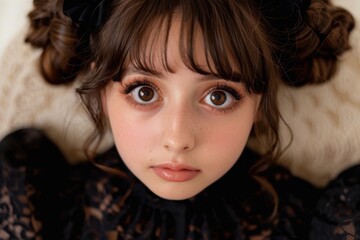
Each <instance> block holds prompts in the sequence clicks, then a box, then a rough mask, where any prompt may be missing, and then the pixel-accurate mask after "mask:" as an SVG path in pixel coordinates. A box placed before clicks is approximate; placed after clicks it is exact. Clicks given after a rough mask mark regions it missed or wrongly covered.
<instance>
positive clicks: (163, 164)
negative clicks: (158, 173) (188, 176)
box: [153, 163, 199, 171]
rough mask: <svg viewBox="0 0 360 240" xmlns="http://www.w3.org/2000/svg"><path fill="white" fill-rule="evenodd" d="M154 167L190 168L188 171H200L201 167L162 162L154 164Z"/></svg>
mask: <svg viewBox="0 0 360 240" xmlns="http://www.w3.org/2000/svg"><path fill="white" fill-rule="evenodd" d="M153 168H168V169H171V170H174V171H181V170H188V171H199V169H196V168H193V167H191V166H188V165H185V164H179V163H162V164H158V165H155V166H153Z"/></svg>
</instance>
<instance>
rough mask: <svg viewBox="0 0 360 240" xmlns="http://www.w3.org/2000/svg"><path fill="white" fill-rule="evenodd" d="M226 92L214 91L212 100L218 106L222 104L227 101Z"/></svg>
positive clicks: (211, 96) (211, 95)
mask: <svg viewBox="0 0 360 240" xmlns="http://www.w3.org/2000/svg"><path fill="white" fill-rule="evenodd" d="M226 99H227V97H226V94H225V92H223V91H214V92H212V93H211V94H210V100H211V102H212V103H213V104H214V105H216V106H221V105H223V104H224V103H225V102H226Z"/></svg>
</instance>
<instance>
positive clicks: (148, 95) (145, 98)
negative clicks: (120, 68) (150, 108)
mask: <svg viewBox="0 0 360 240" xmlns="http://www.w3.org/2000/svg"><path fill="white" fill-rule="evenodd" d="M131 96H132V97H133V98H134V100H135V101H136V102H137V103H140V104H149V103H152V102H154V101H156V100H157V99H158V98H159V97H158V94H157V93H156V92H155V90H154V89H153V88H152V87H150V86H139V87H136V88H135V89H133V90H132V91H131Z"/></svg>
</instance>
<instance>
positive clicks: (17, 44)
mask: <svg viewBox="0 0 360 240" xmlns="http://www.w3.org/2000/svg"><path fill="white" fill-rule="evenodd" d="M25 33H26V29H24V30H23V31H20V33H19V34H17V35H16V36H15V38H14V39H13V40H12V41H11V44H9V46H8V48H7V49H6V50H5V51H4V53H3V55H2V58H1V59H0V72H1V75H0V113H1V114H0V138H2V137H3V136H4V135H5V134H7V133H9V132H10V131H12V130H14V129H17V128H21V127H38V128H41V129H43V130H45V131H46V132H47V134H48V135H49V136H50V137H51V138H52V139H53V140H54V141H55V142H56V143H57V144H58V145H59V147H60V148H61V149H62V150H63V152H64V153H65V155H66V156H67V157H68V159H69V160H70V161H78V160H80V159H84V153H83V143H84V141H85V139H86V138H87V137H88V135H89V133H90V132H91V131H92V129H93V127H92V125H91V123H90V120H89V118H88V117H87V116H86V114H85V111H84V109H83V108H82V106H81V104H80V101H79V99H78V97H77V95H76V93H75V87H76V86H75V85H70V86H52V85H50V84H47V83H46V82H45V81H44V80H43V78H42V77H41V75H40V72H39V69H38V66H39V65H38V63H39V56H40V50H35V49H33V48H32V47H31V46H30V45H28V44H25V43H24V38H25ZM111 143H112V138H111V136H110V134H108V136H107V138H106V139H105V141H104V143H103V145H102V147H101V148H100V149H99V151H102V150H104V149H105V148H106V147H108V146H109V145H111Z"/></svg>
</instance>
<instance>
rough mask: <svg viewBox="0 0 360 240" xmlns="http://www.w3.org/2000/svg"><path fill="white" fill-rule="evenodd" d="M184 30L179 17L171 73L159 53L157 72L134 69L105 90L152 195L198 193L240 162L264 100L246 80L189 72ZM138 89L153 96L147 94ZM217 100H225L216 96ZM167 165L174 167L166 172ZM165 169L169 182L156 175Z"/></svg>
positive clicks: (111, 115)
mask: <svg viewBox="0 0 360 240" xmlns="http://www.w3.org/2000/svg"><path fill="white" fill-rule="evenodd" d="M178 31H179V24H178V23H177V22H176V21H174V23H173V26H172V28H171V31H170V35H169V36H170V38H169V45H168V49H167V57H168V62H169V65H170V66H171V68H172V70H173V72H168V71H166V70H165V69H164V68H163V67H162V64H161V56H160V55H159V56H156V55H155V56H154V57H155V58H156V59H155V68H156V70H157V71H158V72H159V74H156V75H154V74H151V73H149V72H144V71H140V70H138V69H136V68H134V67H133V66H129V68H128V71H127V72H126V74H125V76H124V78H123V79H122V81H121V82H111V83H109V85H108V86H107V87H106V88H105V90H104V91H103V93H102V101H103V107H104V111H105V114H106V115H107V117H108V119H109V122H110V126H111V129H112V132H113V136H114V140H115V145H116V147H117V149H118V151H119V153H120V155H121V157H122V159H123V161H124V163H125V164H126V166H127V167H128V168H129V169H130V170H131V171H132V172H133V174H134V175H135V176H136V177H137V178H138V179H139V180H140V181H141V182H143V183H144V185H145V186H147V187H148V188H149V189H150V190H151V191H152V192H153V193H155V194H156V195H158V196H159V197H162V198H165V199H170V200H183V199H188V198H191V197H193V196H194V195H196V194H198V193H199V192H201V191H202V190H203V189H205V188H206V187H208V186H209V185H210V184H212V183H213V182H215V181H216V180H218V179H219V178H221V177H222V176H223V175H224V174H225V173H226V172H227V171H228V170H229V169H230V168H231V167H232V166H233V165H234V164H235V163H236V161H237V160H238V158H239V156H240V155H241V153H242V151H243V149H244V147H245V144H246V142H247V139H248V137H249V134H250V131H251V128H252V125H253V123H254V121H255V119H256V115H257V109H258V105H259V102H260V99H261V96H259V95H255V94H250V93H248V92H247V91H246V88H245V86H244V85H243V84H241V83H236V82H230V81H226V80H224V79H218V78H216V77H215V76H213V75H211V74H210V75H200V74H198V73H195V72H193V71H191V70H190V69H188V68H187V67H186V66H185V65H184V63H183V61H182V59H181V57H180V53H179V47H178V35H179V34H178ZM196 38H197V39H196V40H197V43H198V47H197V48H196V49H197V51H196V52H195V56H196V58H197V61H198V62H199V64H200V65H202V66H206V61H205V55H204V52H203V49H202V47H201V46H202V38H201V36H200V35H199V36H197V37H196ZM160 45H161V44H159V46H157V48H158V49H159V51H156V52H159V54H161V52H162V48H161V47H162V46H160ZM154 52H155V51H154ZM137 81H141V82H140V83H137ZM144 81H146V82H145V83H144ZM129 86H130V89H131V91H129ZM223 86H226V88H224V87H223ZM228 89H231V90H228ZM234 92H235V93H236V94H234ZM139 93H150V94H153V96H152V97H151V96H149V97H148V98H144V97H143V98H142V97H141V96H140V97H139ZM239 96H241V97H240V98H239ZM211 97H220V100H219V101H212V99H211ZM144 99H146V101H144ZM149 99H150V100H149ZM225 99H226V100H225ZM148 100H149V101H148ZM223 100H224V101H223ZM214 103H216V104H214ZM163 164H165V166H166V167H164V165H163ZM159 166H160V167H159ZM169 166H170V168H172V167H174V168H176V171H170V170H168V169H166V168H167V167H169ZM159 168H160V170H159V171H160V173H161V174H163V175H164V174H165V175H166V176H168V177H169V179H164V177H161V174H160V175H159V174H157V173H156V172H157V170H158V169H159ZM184 168H185V170H184ZM189 169H191V171H188V170H189ZM189 172H190V173H189ZM163 175H162V176H163ZM188 176H191V178H190V179H188V178H189V177H188ZM184 179H185V180H184Z"/></svg>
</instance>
